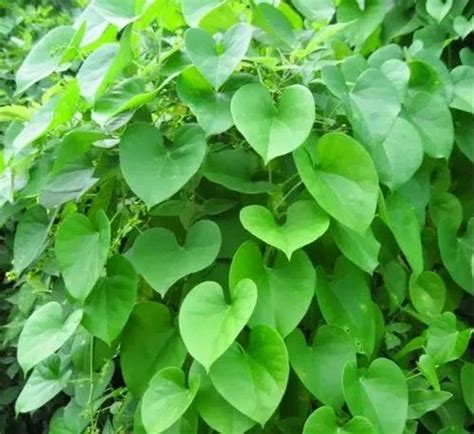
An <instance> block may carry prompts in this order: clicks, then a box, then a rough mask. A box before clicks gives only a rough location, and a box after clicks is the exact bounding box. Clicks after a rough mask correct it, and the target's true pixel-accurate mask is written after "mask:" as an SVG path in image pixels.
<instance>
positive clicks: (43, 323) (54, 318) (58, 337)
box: [17, 301, 82, 372]
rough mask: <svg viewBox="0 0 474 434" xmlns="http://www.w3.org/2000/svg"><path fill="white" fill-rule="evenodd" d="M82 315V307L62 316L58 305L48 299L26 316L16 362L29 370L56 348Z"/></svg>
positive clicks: (72, 330)
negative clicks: (65, 316) (47, 301)
mask: <svg viewBox="0 0 474 434" xmlns="http://www.w3.org/2000/svg"><path fill="white" fill-rule="evenodd" d="M81 319H82V310H76V311H74V312H72V313H71V314H70V315H69V316H68V317H67V318H64V312H63V308H62V306H61V305H60V304H59V303H57V302H56V301H50V302H49V303H47V304H44V305H43V306H41V307H40V308H38V309H37V310H35V311H34V312H33V313H32V314H31V315H30V316H29V317H28V319H27V321H26V323H25V325H24V326H23V329H22V331H21V333H20V338H19V341H18V354H17V358H18V363H19V364H20V366H21V367H22V369H23V371H25V372H26V371H29V370H30V369H31V368H33V367H34V366H36V365H37V364H38V363H39V362H41V361H42V360H44V359H46V358H47V357H48V356H50V355H51V354H53V353H54V352H56V350H58V349H59V348H61V347H62V346H63V344H64V343H65V342H66V341H67V340H68V339H69V338H70V337H71V336H72V335H73V334H74V332H75V331H76V329H77V327H78V326H79V324H80V322H81Z"/></svg>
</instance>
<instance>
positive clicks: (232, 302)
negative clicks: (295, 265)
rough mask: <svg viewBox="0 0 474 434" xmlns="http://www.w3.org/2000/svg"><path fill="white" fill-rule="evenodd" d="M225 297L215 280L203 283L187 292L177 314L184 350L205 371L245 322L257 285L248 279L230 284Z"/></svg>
mask: <svg viewBox="0 0 474 434" xmlns="http://www.w3.org/2000/svg"><path fill="white" fill-rule="evenodd" d="M229 298H230V299H229V300H226V297H225V295H224V293H223V290H222V288H221V286H220V285H219V284H218V283H216V282H203V283H201V284H199V285H198V286H196V287H195V288H194V289H192V290H191V292H189V293H188V295H187V296H186V298H185V299H184V300H183V303H182V305H181V309H180V313H179V329H180V332H181V336H182V337H183V341H184V343H185V345H186V348H187V350H188V351H189V353H190V354H191V356H193V358H194V359H195V360H197V361H198V362H199V363H200V364H201V365H202V366H204V368H206V370H207V371H209V368H210V367H211V365H212V364H213V363H214V362H215V361H216V360H217V359H218V358H219V357H220V356H221V355H222V354H223V353H224V352H225V351H226V350H227V349H228V348H229V347H230V345H231V344H232V343H233V342H234V340H235V339H236V338H237V336H238V335H239V333H240V332H241V330H242V329H243V328H244V327H245V324H247V321H248V320H249V318H250V316H251V315H252V312H253V310H254V308H255V305H256V303H257V287H256V286H255V283H253V282H252V281H251V280H249V279H245V280H241V281H240V282H239V283H237V284H236V285H235V286H233V287H232V286H231V289H230V297H229Z"/></svg>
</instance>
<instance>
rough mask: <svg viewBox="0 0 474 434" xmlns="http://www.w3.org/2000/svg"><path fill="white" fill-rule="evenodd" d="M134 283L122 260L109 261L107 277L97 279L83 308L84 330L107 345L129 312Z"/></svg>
mask: <svg viewBox="0 0 474 434" xmlns="http://www.w3.org/2000/svg"><path fill="white" fill-rule="evenodd" d="M137 283H138V279H137V275H136V273H135V270H134V269H133V267H132V266H131V264H130V263H129V262H128V261H127V260H126V259H125V258H124V257H123V256H113V257H112V258H110V259H109V261H108V262H107V277H101V278H99V281H98V282H97V283H96V285H95V287H94V289H93V290H92V292H91V293H90V295H89V297H87V300H86V302H85V304H84V317H83V319H82V324H83V325H84V327H85V328H86V329H87V330H89V332H90V333H91V334H92V335H93V336H97V337H98V338H100V339H102V340H103V341H104V342H106V343H107V344H109V345H111V344H112V342H113V341H114V340H115V339H116V338H117V336H118V335H119V334H120V332H121V331H122V329H123V328H124V326H125V324H126V323H127V320H128V317H129V316H130V313H131V312H132V310H133V305H134V303H135V296H136V293H137Z"/></svg>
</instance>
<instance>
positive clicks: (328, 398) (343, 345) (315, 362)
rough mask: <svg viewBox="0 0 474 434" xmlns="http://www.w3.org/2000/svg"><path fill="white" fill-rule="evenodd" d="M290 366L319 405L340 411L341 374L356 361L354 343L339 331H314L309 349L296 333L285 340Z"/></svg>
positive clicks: (299, 332) (320, 328)
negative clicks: (349, 363)
mask: <svg viewBox="0 0 474 434" xmlns="http://www.w3.org/2000/svg"><path fill="white" fill-rule="evenodd" d="M286 346H287V348H288V354H289V356H290V363H291V366H292V368H293V369H294V370H295V372H296V374H297V375H298V377H299V378H300V380H301V382H302V383H303V384H304V385H305V387H306V388H307V389H308V390H309V391H310V392H311V393H312V394H313V395H314V396H315V397H316V398H317V399H318V400H319V401H321V402H322V403H323V404H325V405H330V406H332V407H333V408H335V409H340V408H341V407H342V405H343V404H344V394H343V391H342V374H343V371H344V366H345V365H346V363H348V362H355V361H356V351H355V346H354V340H353V339H352V338H351V337H350V336H349V335H348V334H347V333H346V332H345V331H344V330H342V329H341V328H339V327H334V326H330V325H324V326H321V327H319V328H318V330H317V332H316V335H315V337H314V340H313V344H312V346H311V347H308V346H307V345H306V341H305V337H304V335H303V332H302V331H301V330H299V329H296V330H295V331H294V332H293V333H291V335H289V336H288V337H287V338H286Z"/></svg>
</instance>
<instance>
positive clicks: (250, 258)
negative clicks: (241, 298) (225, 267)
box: [229, 241, 316, 337]
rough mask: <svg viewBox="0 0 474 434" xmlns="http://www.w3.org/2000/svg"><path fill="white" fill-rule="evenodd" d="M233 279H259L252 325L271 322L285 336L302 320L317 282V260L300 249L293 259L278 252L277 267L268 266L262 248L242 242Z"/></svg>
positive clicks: (256, 281)
mask: <svg viewBox="0 0 474 434" xmlns="http://www.w3.org/2000/svg"><path fill="white" fill-rule="evenodd" d="M229 279H230V285H231V286H233V285H236V284H237V283H238V282H240V281H241V280H242V279H251V280H253V281H254V282H255V284H256V285H257V289H258V300H257V306H256V307H255V311H254V313H253V315H252V317H251V318H250V321H249V325H250V326H251V327H253V326H254V325H258V324H264V325H268V326H270V327H272V328H275V329H276V330H278V332H279V333H280V334H281V335H282V336H283V337H285V336H287V335H288V334H289V333H291V332H292V331H293V330H294V329H295V327H296V326H297V325H298V324H299V322H300V321H301V320H302V318H303V316H304V315H305V313H306V311H307V310H308V308H309V305H310V303H311V300H312V299H313V296H314V288H315V285H316V275H315V272H314V267H313V264H312V263H311V261H310V259H309V258H308V256H306V254H305V253H304V252H303V251H302V250H300V251H297V252H296V253H295V254H294V255H293V257H292V259H291V261H288V260H287V259H286V258H285V257H284V256H283V255H279V256H277V258H276V260H275V263H274V265H273V268H268V267H266V266H265V265H264V262H263V258H262V254H261V253H260V249H259V248H258V246H257V245H256V244H255V243H254V242H252V241H248V242H245V243H244V244H242V245H241V246H240V247H239V249H238V250H237V252H236V253H235V255H234V258H233V260H232V265H231V269H230V277H229ZM288 306H291V309H288Z"/></svg>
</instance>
